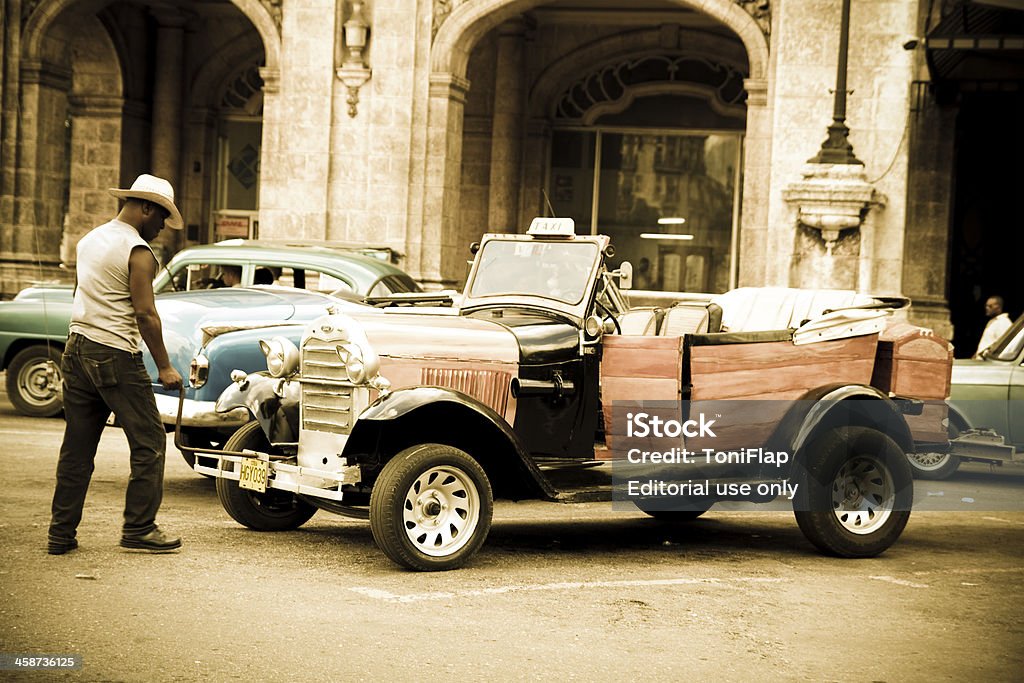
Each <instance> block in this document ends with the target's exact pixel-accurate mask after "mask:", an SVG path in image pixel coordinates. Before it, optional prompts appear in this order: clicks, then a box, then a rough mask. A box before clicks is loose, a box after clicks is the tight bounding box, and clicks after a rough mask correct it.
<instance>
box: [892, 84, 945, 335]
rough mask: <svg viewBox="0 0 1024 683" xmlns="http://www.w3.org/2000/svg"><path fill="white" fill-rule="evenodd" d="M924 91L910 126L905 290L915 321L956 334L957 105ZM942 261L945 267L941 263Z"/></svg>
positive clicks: (904, 271) (941, 333) (904, 261)
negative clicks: (952, 278) (950, 261)
mask: <svg viewBox="0 0 1024 683" xmlns="http://www.w3.org/2000/svg"><path fill="white" fill-rule="evenodd" d="M923 86H924V84H923V83H922V84H921V86H920V87H921V88H922V92H921V93H920V97H919V100H918V102H919V104H918V109H917V111H915V112H914V113H913V114H912V118H911V122H910V123H911V125H910V144H909V145H908V147H909V149H910V159H909V169H908V178H907V189H908V191H907V217H906V223H905V225H906V227H905V228H904V230H905V236H904V240H903V293H904V294H906V295H907V296H909V297H910V298H911V300H912V301H913V302H914V306H913V308H911V310H910V320H911V322H913V323H915V324H917V325H922V326H924V327H930V328H931V329H933V330H935V333H936V334H937V335H939V336H940V337H943V338H945V339H952V338H953V325H952V323H951V321H950V312H949V299H948V298H947V296H948V294H947V292H948V290H949V270H948V268H946V267H945V266H944V264H945V263H946V259H947V257H948V254H949V251H950V226H951V225H952V216H951V209H952V201H951V199H950V198H951V197H952V196H953V177H954V176H953V174H954V169H955V151H954V147H955V143H956V137H955V136H954V135H950V134H949V131H952V130H955V129H956V117H957V113H958V108H957V107H956V106H952V105H943V104H939V103H937V102H935V101H934V99H933V98H932V96H931V95H928V94H926V93H924V92H923ZM940 264H943V265H940Z"/></svg>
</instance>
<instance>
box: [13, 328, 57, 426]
mask: <svg viewBox="0 0 1024 683" xmlns="http://www.w3.org/2000/svg"><path fill="white" fill-rule="evenodd" d="M60 356H61V349H60V348H59V347H56V346H53V345H46V344H35V345H33V346H29V347H27V348H24V349H22V350H21V351H19V352H18V353H17V354H15V356H14V358H12V359H11V362H10V365H8V366H7V398H8V399H10V401H11V403H12V404H13V405H14V408H15V410H17V411H18V412H19V413H21V414H22V415H28V416H30V417H53V416H54V415H57V414H58V413H60V411H61V410H62V409H63V408H64V402H63V399H62V398H61V382H62V381H63V375H61V372H60ZM47 361H52V365H50V364H49V363H48V362H47Z"/></svg>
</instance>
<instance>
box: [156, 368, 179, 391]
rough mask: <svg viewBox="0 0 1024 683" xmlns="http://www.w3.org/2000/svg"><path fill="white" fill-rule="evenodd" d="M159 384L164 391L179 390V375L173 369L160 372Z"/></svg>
mask: <svg viewBox="0 0 1024 683" xmlns="http://www.w3.org/2000/svg"><path fill="white" fill-rule="evenodd" d="M160 384H161V385H162V386H163V388H164V389H180V388H181V375H180V374H179V373H178V371H177V370H175V369H174V368H173V367H166V368H164V369H162V370H160Z"/></svg>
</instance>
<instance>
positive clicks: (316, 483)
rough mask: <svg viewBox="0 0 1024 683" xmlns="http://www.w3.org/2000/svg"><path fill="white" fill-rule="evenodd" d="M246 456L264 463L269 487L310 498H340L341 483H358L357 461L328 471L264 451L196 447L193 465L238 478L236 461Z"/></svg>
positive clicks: (208, 472) (213, 474)
mask: <svg viewBox="0 0 1024 683" xmlns="http://www.w3.org/2000/svg"><path fill="white" fill-rule="evenodd" d="M246 458H258V459H260V460H263V461H265V462H266V463H267V466H268V468H269V470H270V476H269V477H268V478H267V488H268V489H279V490H281V491H290V492H292V493H297V494H300V495H303V496H311V497H313V498H327V499H328V500H334V501H340V500H341V499H342V496H343V493H342V490H341V487H342V486H345V485H346V484H347V485H352V484H358V483H359V482H360V480H361V475H360V470H359V466H358V465H349V466H345V467H342V468H341V469H339V470H336V471H333V472H328V471H326V470H316V469H313V468H311V467H301V466H299V465H296V464H295V463H294V462H287V461H282V460H271V459H270V456H269V455H267V454H266V453H257V452H255V451H244V452H243V453H239V454H234V453H231V454H229V453H224V452H220V453H216V452H209V451H205V452H204V451H203V450H198V451H197V452H196V464H195V467H194V468H193V469H195V471H196V472H198V473H200V474H206V475H209V476H211V477H221V478H222V479H234V480H235V481H238V476H239V470H240V467H239V463H241V462H242V461H243V460H245V459H246Z"/></svg>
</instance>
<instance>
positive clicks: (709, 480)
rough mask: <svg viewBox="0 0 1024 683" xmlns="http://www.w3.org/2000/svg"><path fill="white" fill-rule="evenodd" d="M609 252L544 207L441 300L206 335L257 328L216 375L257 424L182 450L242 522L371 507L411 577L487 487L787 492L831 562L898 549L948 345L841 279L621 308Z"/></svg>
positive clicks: (490, 493) (451, 542)
mask: <svg viewBox="0 0 1024 683" xmlns="http://www.w3.org/2000/svg"><path fill="white" fill-rule="evenodd" d="M612 255H613V249H612V246H611V245H610V244H609V240H608V238H607V237H605V236H602V235H575V234H574V231H573V224H572V221H571V220H568V219H537V220H536V221H534V224H533V225H532V226H531V228H530V231H529V232H528V233H527V234H495V235H490V234H489V235H485V236H484V238H483V240H482V242H481V243H480V244H479V245H478V247H477V249H476V251H475V256H474V259H473V264H472V267H471V271H470V274H469V278H468V280H467V284H466V288H465V290H464V293H463V296H462V298H461V302H460V305H459V307H458V308H457V309H448V311H447V312H443V310H442V309H429V310H427V311H418V310H416V309H414V308H408V307H403V308H389V307H384V308H382V310H377V311H367V312H355V313H353V312H351V311H350V312H345V311H342V310H340V309H338V308H337V307H330V308H328V309H327V310H325V311H324V315H323V316H321V317H319V318H317V319H316V320H313V321H311V322H310V323H309V324H308V325H306V326H305V328H304V330H303V331H302V332H301V334H299V333H298V331H297V330H295V329H292V330H291V331H289V332H286V333H285V334H281V330H280V328H276V329H268V330H266V331H264V332H263V333H262V334H261V333H259V332H258V331H255V330H251V329H250V330H241V331H232V330H225V331H224V332H223V334H221V335H219V336H215V337H213V338H212V339H211V340H210V342H209V344H208V345H207V349H209V348H210V347H211V346H212V345H213V344H214V343H217V340H218V339H220V340H221V342H222V343H223V344H225V345H228V344H229V343H231V340H232V338H233V337H235V336H236V335H239V334H245V335H250V336H249V337H248V339H247V340H244V341H245V343H253V341H256V343H257V344H258V346H259V348H261V349H262V352H263V354H264V355H265V357H266V367H267V370H266V371H263V372H258V373H245V372H238V373H233V377H234V379H235V382H234V384H232V385H231V386H229V387H228V388H227V390H225V391H224V393H223V394H222V395H221V396H220V398H219V399H218V400H217V405H216V408H217V410H218V411H221V412H224V413H233V412H234V411H238V410H239V409H242V410H244V411H246V412H248V413H249V414H250V415H251V416H252V417H253V418H254V419H253V420H252V421H250V422H247V423H246V424H245V425H243V426H242V427H241V428H239V430H238V431H237V432H235V434H234V435H233V436H231V438H230V439H228V441H227V443H225V444H224V446H223V447H222V448H192V447H190V446H189V445H188V444H185V443H182V441H181V439H179V440H178V443H179V447H181V448H182V449H183V450H185V451H186V452H191V453H193V454H194V455H195V458H196V464H195V469H196V471H198V472H201V473H203V474H207V475H210V476H214V477H217V493H218V496H219V498H220V501H221V503H222V505H223V506H224V508H225V510H226V511H227V513H228V514H229V515H230V516H231V517H232V518H234V519H235V520H236V521H238V522H239V523H241V524H243V525H245V526H248V527H250V528H252V529H257V530H285V529H294V528H296V527H298V526H300V525H301V524H303V523H304V522H306V520H308V519H309V518H310V517H311V516H312V515H313V514H314V513H315V512H316V511H317V510H318V509H323V510H327V511H330V512H334V513H338V514H342V515H349V516H355V517H362V518H369V521H370V528H371V531H372V534H373V537H374V539H375V541H376V542H377V544H378V546H379V547H380V548H381V549H382V550H383V552H384V553H385V554H386V555H387V557H389V558H390V559H391V560H393V561H395V562H396V563H398V564H400V565H402V566H405V567H408V568H412V569H417V570H442V569H451V568H454V567H458V566H461V565H462V564H464V563H465V562H466V561H467V560H469V558H470V557H472V555H473V554H474V553H475V552H476V551H477V549H478V548H479V547H480V546H481V544H482V543H483V541H484V539H485V537H486V536H487V533H488V530H489V527H490V522H491V514H492V504H493V499H494V497H496V496H497V497H503V498H511V499H523V498H540V499H545V500H551V501H561V502H572V501H582V500H589V501H593V500H602V499H604V500H614V501H617V502H618V503H619V504H622V505H628V506H629V507H630V508H631V509H636V508H639V509H641V510H643V511H644V512H647V513H649V514H651V515H652V516H654V517H658V518H666V519H674V520H687V519H693V518H695V517H697V516H699V515H700V514H702V513H703V512H705V511H707V510H708V509H709V508H710V507H711V506H712V505H714V504H716V503H718V502H720V501H731V502H733V503H739V504H745V503H747V502H755V503H763V502H768V501H772V500H775V499H779V498H780V497H781V500H782V502H784V503H785V504H786V505H788V506H791V508H792V509H793V511H794V512H795V514H796V518H797V522H798V524H799V526H800V528H801V530H802V531H803V532H804V534H805V535H806V537H807V538H808V539H809V540H810V541H811V542H812V543H813V544H814V545H816V546H817V547H818V548H820V549H822V550H824V551H825V552H829V553H833V554H836V555H840V556H845V557H868V556H873V555H877V554H878V553H881V552H883V551H884V550H886V549H887V548H888V547H889V546H890V545H891V544H892V543H893V542H895V541H896V539H897V538H898V537H899V536H900V534H901V533H902V530H903V528H904V526H905V525H906V523H907V520H908V518H909V515H910V507H911V504H912V497H913V490H912V477H911V472H910V465H909V464H908V461H907V458H906V455H905V454H906V453H908V452H913V451H915V449H917V448H918V446H917V445H918V444H926V443H927V444H934V443H941V444H942V445H943V446H946V445H947V440H946V433H945V430H944V428H943V419H944V418H945V412H944V406H945V404H944V403H943V400H944V399H945V398H946V395H947V394H946V391H947V387H948V381H949V373H950V365H951V357H952V353H951V351H952V350H951V347H950V345H949V344H948V343H947V342H945V341H944V340H941V339H938V338H936V337H934V336H932V335H931V334H930V332H929V331H927V330H923V329H921V328H917V327H913V326H910V325H907V324H906V323H902V322H898V321H894V320H893V319H892V317H891V315H890V314H891V311H892V309H893V308H896V307H899V306H902V305H905V304H906V301H905V300H903V301H894V300H883V299H877V298H873V297H870V296H865V295H861V294H857V293H855V292H847V291H833V290H815V291H809V290H794V289H785V288H742V289H739V290H733V291H731V292H727V293H725V294H723V295H720V296H716V297H714V298H713V299H712V300H711V301H696V300H693V299H692V298H691V299H690V300H685V301H680V302H679V303H678V305H673V306H670V307H667V308H664V307H661V308H655V307H632V308H631V307H630V306H629V304H628V301H627V299H626V296H625V295H624V293H623V291H622V290H623V289H628V288H629V285H630V279H631V268H630V267H629V264H628V263H623V264H622V265H621V266H620V267H619V269H618V270H616V271H610V270H609V269H608V268H606V259H607V258H610V257H612ZM379 303H381V304H382V305H384V304H386V303H387V302H386V301H385V300H382V301H381V302H379ZM213 332H214V331H213V330H211V333H213ZM256 337H258V340H256V339H255V338H256ZM206 352H207V351H206V350H204V351H203V352H202V353H201V354H200V355H199V356H198V357H197V358H196V360H195V362H194V364H193V371H192V372H191V378H190V379H191V383H192V384H194V385H197V386H200V387H201V386H203V383H204V381H208V377H207V376H206V373H208V372H210V370H209V367H210V366H209V365H208V364H207V361H206V359H205V358H204V355H205V354H206ZM652 434H653V436H652ZM655 437H657V438H655ZM581 473H582V474H585V475H586V476H583V477H580V476H579V475H580V474H581ZM656 481H657V482H658V484H660V486H655V482H656Z"/></svg>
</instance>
